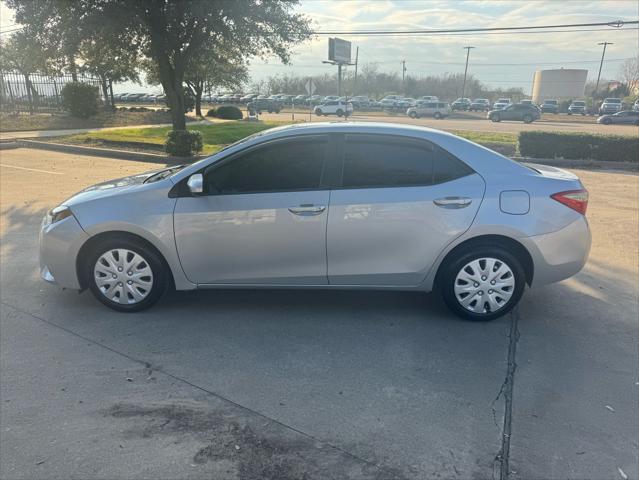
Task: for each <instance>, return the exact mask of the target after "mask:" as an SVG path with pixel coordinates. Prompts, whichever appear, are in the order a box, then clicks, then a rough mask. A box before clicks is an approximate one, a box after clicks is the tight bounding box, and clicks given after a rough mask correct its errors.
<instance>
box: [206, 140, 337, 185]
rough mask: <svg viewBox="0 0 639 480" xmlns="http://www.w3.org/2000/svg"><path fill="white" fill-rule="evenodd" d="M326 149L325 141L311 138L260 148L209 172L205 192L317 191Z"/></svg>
mask: <svg viewBox="0 0 639 480" xmlns="http://www.w3.org/2000/svg"><path fill="white" fill-rule="evenodd" d="M326 146H327V140H326V138H325V137H309V138H304V139H296V140H292V141H285V142H278V143H275V144H271V145H264V146H260V147H257V148H255V149H253V150H251V151H249V152H247V153H245V154H240V156H239V157H237V158H233V159H231V160H230V161H228V162H226V163H224V164H222V165H219V166H215V165H213V166H211V167H210V168H209V169H208V170H207V171H205V173H204V185H205V191H206V192H207V193H209V194H240V193H261V192H278V191H301V190H316V189H318V188H319V187H320V183H321V178H322V169H323V166H324V159H325V152H326Z"/></svg>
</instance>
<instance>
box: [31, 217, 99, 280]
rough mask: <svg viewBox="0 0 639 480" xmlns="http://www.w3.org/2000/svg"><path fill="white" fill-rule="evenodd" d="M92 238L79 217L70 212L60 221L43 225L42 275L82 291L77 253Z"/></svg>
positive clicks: (41, 232) (41, 244)
mask: <svg viewBox="0 0 639 480" xmlns="http://www.w3.org/2000/svg"><path fill="white" fill-rule="evenodd" d="M88 238H89V236H88V235H87V233H86V232H85V231H84V230H83V229H82V227H81V226H80V224H79V223H78V221H77V220H76V218H75V217H74V216H73V215H71V216H70V217H67V218H65V219H63V220H60V221H59V222H56V223H52V224H47V223H46V222H44V221H43V223H42V226H41V228H40V238H39V240H40V251H39V257H40V276H41V277H42V279H43V280H45V281H47V282H49V283H55V284H57V285H60V286H61V287H65V288H73V289H77V290H79V289H80V288H81V287H80V281H79V279H78V274H77V271H76V260H77V258H78V252H79V251H80V248H81V247H82V245H83V244H84V242H85V241H86V240H87V239H88Z"/></svg>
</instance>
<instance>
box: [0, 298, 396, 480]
mask: <svg viewBox="0 0 639 480" xmlns="http://www.w3.org/2000/svg"><path fill="white" fill-rule="evenodd" d="M0 304H2V305H4V306H7V307H9V308H11V309H13V310H15V311H17V312H20V313H22V314H24V315H27V316H29V317H31V318H33V319H35V320H38V321H40V322H42V323H45V324H47V325H50V326H52V327H55V328H57V329H59V330H61V331H63V332H66V333H68V334H70V335H73V336H75V337H78V338H80V339H82V340H84V341H87V342H90V343H91V344H93V345H96V346H98V347H100V348H103V349H105V350H108V351H110V352H112V353H115V354H116V355H119V356H121V357H124V358H126V359H127V360H130V361H132V362H135V363H137V364H140V365H142V366H144V368H145V369H148V370H152V371H155V372H157V373H160V374H162V375H165V376H167V377H169V378H171V379H173V380H175V381H178V382H181V383H184V384H185V385H188V386H190V387H192V388H195V389H197V390H200V391H201V392H204V393H206V394H208V395H211V396H213V397H215V398H218V399H220V400H222V401H224V402H226V403H229V404H231V405H233V406H235V407H237V408H240V409H242V410H244V411H246V412H249V413H251V414H253V415H257V416H259V417H261V418H264V419H266V420H269V421H270V422H273V423H275V424H277V425H280V426H281V427H283V428H286V429H288V430H291V431H293V432H295V433H298V434H300V435H303V436H304V437H306V438H309V439H311V440H313V441H316V442H319V443H321V444H323V445H326V446H328V447H330V448H332V449H334V450H336V451H338V452H340V453H342V454H344V455H346V456H348V457H350V458H352V459H354V460H357V461H359V462H362V463H364V464H366V465H368V466H370V467H373V468H376V469H377V470H378V471H380V472H383V473H385V474H387V475H389V476H388V477H387V478H399V479H402V478H403V477H399V476H398V474H397V473H396V472H393V471H391V470H389V469H388V468H386V467H384V466H383V465H379V464H377V463H375V462H371V461H370V460H366V459H365V458H361V457H359V456H357V455H355V454H353V453H351V452H349V451H347V450H344V449H343V448H341V447H339V446H337V445H334V444H332V443H330V442H327V441H325V440H321V439H319V438H317V437H315V436H314V435H312V434H310V433H307V432H304V431H302V430H299V429H297V428H295V427H293V426H291V425H287V424H286V423H283V422H281V421H279V420H277V419H275V418H272V417H269V416H268V415H266V414H264V413H261V412H259V411H257V410H253V409H252V408H250V407H247V406H245V405H242V404H240V403H237V402H235V401H233V400H231V399H230V398H227V397H225V396H223V395H221V394H219V393H216V392H214V391H212V390H208V389H207V388H205V387H202V386H200V385H197V384H195V383H192V382H190V381H189V380H186V379H185V378H182V377H179V376H177V375H174V374H172V373H170V372H167V371H166V370H163V369H162V368H161V367H157V366H153V365H152V364H151V363H150V362H147V361H145V360H140V359H138V358H135V357H133V356H131V355H129V354H127V353H124V352H121V351H119V350H116V349H114V348H113V347H109V346H108V345H105V344H103V343H101V342H98V341H96V340H93V339H92V338H90V337H86V336H84V335H82V334H79V333H77V332H74V331H73V330H71V329H69V328H67V327H63V326H62V325H58V324H57V323H55V322H52V321H51V320H47V319H46V318H43V317H40V316H38V315H35V314H33V313H31V312H27V311H26V310H23V309H21V308H18V307H16V306H15V305H11V304H9V303H6V302H0Z"/></svg>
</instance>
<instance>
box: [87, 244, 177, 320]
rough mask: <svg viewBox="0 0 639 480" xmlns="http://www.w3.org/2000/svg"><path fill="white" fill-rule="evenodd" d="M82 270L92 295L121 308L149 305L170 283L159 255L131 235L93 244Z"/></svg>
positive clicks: (126, 310) (121, 310) (125, 309)
mask: <svg viewBox="0 0 639 480" xmlns="http://www.w3.org/2000/svg"><path fill="white" fill-rule="evenodd" d="M84 274H85V279H86V280H87V284H88V286H89V289H90V290H91V292H92V293H93V295H94V296H95V297H96V298H97V299H98V300H99V301H100V302H102V303H103V304H104V305H106V306H107V307H109V308H112V309H113V310H117V311H120V312H137V311H140V310H145V309H147V308H149V307H151V306H152V305H153V304H155V303H156V302H157V301H158V300H159V299H160V297H162V295H163V294H164V292H165V291H166V289H167V286H168V284H169V273H168V272H167V269H166V267H165V266H164V263H163V261H162V259H161V258H160V256H159V255H158V254H157V253H156V252H155V251H154V250H153V249H151V248H149V247H148V246H147V245H145V244H144V243H143V242H141V241H138V240H135V239H132V238H123V239H115V238H112V239H109V240H107V241H105V242H102V243H100V244H99V245H98V246H97V247H95V248H93V249H92V251H91V253H90V254H89V256H88V259H87V262H86V264H85V272H84Z"/></svg>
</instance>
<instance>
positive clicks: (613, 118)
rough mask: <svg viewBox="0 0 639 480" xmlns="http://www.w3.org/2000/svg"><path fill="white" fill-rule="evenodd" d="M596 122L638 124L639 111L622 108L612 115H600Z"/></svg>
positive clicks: (604, 123)
mask: <svg viewBox="0 0 639 480" xmlns="http://www.w3.org/2000/svg"><path fill="white" fill-rule="evenodd" d="M597 123H601V124H603V125H612V124H624V125H639V111H636V110H622V111H621V112H617V113H614V114H612V115H602V116H601V117H599V118H598V119H597Z"/></svg>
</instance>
